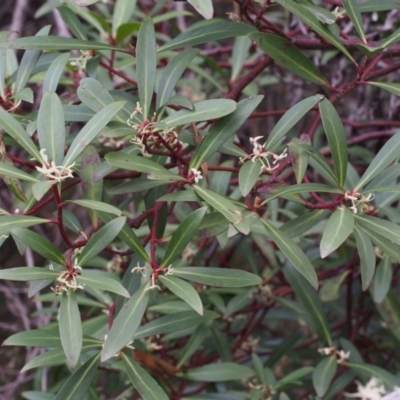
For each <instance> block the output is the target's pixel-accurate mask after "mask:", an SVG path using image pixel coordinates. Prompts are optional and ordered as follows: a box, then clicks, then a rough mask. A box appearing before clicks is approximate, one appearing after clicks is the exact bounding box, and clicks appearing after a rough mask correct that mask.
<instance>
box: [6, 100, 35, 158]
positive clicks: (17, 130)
mask: <svg viewBox="0 0 400 400" xmlns="http://www.w3.org/2000/svg"><path fill="white" fill-rule="evenodd" d="M0 126H1V127H2V128H3V129H4V130H5V131H6V133H8V134H9V135H10V136H11V137H12V138H13V139H14V140H15V141H16V142H17V143H18V144H19V145H20V146H21V147H23V148H24V149H25V150H26V151H27V152H28V153H29V154H30V155H31V156H32V157H34V158H35V159H36V160H38V161H40V160H41V159H42V157H41V155H40V153H39V150H38V149H37V147H36V145H35V143H33V140H32V139H31V138H30V136H29V135H28V134H27V133H26V131H25V129H24V128H23V127H22V126H21V124H20V123H19V122H18V121H17V120H16V119H15V118H14V117H13V116H12V115H11V114H10V113H8V112H7V111H5V110H4V109H3V108H2V107H0Z"/></svg>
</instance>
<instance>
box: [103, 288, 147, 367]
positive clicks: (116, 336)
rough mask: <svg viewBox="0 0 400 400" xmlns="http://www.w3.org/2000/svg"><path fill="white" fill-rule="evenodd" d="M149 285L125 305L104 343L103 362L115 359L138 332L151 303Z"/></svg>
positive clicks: (136, 293) (140, 289)
mask: <svg viewBox="0 0 400 400" xmlns="http://www.w3.org/2000/svg"><path fill="white" fill-rule="evenodd" d="M147 289H148V284H147V283H146V284H143V285H142V286H141V287H140V288H139V289H138V290H137V291H136V292H135V294H134V295H133V296H132V297H131V298H130V299H129V300H128V301H127V302H126V303H125V304H124V305H123V307H122V309H121V311H120V312H119V313H118V315H117V317H116V318H115V319H114V323H113V325H112V327H111V330H110V332H109V334H108V336H107V340H106V341H105V343H104V348H103V351H102V353H101V359H102V361H106V360H108V359H109V358H111V357H113V356H114V355H115V353H117V352H118V351H120V350H121V349H122V348H123V347H124V346H126V345H127V344H128V343H129V341H130V340H131V338H132V336H133V335H134V334H135V332H136V331H137V329H138V327H139V325H140V322H141V320H142V317H143V314H144V312H145V311H146V307H147V302H148V301H149V291H148V290H147Z"/></svg>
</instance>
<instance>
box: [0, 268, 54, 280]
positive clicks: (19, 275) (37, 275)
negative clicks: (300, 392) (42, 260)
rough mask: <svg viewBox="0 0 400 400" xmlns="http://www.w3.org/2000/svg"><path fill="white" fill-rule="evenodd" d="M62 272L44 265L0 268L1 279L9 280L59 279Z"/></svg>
mask: <svg viewBox="0 0 400 400" xmlns="http://www.w3.org/2000/svg"><path fill="white" fill-rule="evenodd" d="M59 276H60V273H59V272H57V271H52V270H50V269H48V268H44V267H16V268H7V269H2V270H0V279H7V280H9V281H23V282H25V281H41V280H43V279H57V278H58V277H59Z"/></svg>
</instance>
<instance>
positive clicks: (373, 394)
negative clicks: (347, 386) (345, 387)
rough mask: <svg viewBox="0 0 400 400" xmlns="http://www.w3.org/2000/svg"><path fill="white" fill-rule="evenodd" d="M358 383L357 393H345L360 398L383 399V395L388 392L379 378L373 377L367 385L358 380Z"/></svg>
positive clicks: (361, 399)
mask: <svg viewBox="0 0 400 400" xmlns="http://www.w3.org/2000/svg"><path fill="white" fill-rule="evenodd" d="M356 384H357V389H358V391H357V392H356V393H345V395H346V396H347V397H352V398H359V399H360V400H382V399H383V397H382V395H384V394H386V390H385V387H384V386H383V385H382V382H381V381H380V380H379V379H377V378H371V379H370V380H369V381H368V382H367V384H366V385H365V386H363V385H362V384H361V383H360V382H358V381H357V382H356ZM385 397H386V396H385Z"/></svg>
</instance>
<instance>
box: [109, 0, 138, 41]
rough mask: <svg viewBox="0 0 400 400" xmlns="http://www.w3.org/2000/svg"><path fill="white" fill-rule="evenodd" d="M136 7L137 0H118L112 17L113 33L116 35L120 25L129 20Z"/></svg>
mask: <svg viewBox="0 0 400 400" xmlns="http://www.w3.org/2000/svg"><path fill="white" fill-rule="evenodd" d="M135 7H136V0H117V1H116V2H115V8H114V13H113V19H112V33H113V35H114V36H115V34H116V32H117V29H118V27H120V26H121V25H122V24H125V23H126V22H128V21H129V20H130V19H131V17H132V14H133V11H134V10H135Z"/></svg>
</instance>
